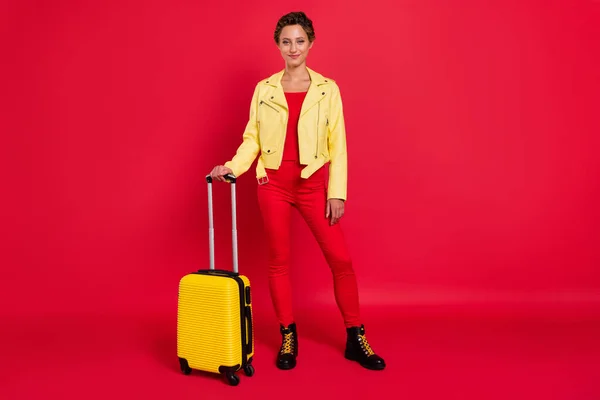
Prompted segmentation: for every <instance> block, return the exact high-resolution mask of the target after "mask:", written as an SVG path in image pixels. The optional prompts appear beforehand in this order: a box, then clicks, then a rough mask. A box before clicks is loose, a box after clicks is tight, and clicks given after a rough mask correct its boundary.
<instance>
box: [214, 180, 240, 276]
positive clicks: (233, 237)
mask: <svg viewBox="0 0 600 400" xmlns="http://www.w3.org/2000/svg"><path fill="white" fill-rule="evenodd" d="M224 178H225V179H226V180H227V182H229V183H230V184H231V185H230V186H231V248H232V253H233V272H234V273H236V274H237V273H238V244H237V221H236V207H235V206H236V201H235V197H236V196H235V182H236V177H235V176H233V175H231V174H227V175H225V176H224ZM212 181H213V180H212V177H211V176H210V175H207V176H206V182H207V183H208V246H209V256H210V269H211V270H214V269H215V228H214V220H213V194H212Z"/></svg>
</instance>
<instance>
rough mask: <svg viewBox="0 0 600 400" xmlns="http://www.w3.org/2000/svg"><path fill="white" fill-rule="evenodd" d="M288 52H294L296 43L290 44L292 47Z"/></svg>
mask: <svg viewBox="0 0 600 400" xmlns="http://www.w3.org/2000/svg"><path fill="white" fill-rule="evenodd" d="M290 50H292V53H295V52H296V43H292V47H291V48H290Z"/></svg>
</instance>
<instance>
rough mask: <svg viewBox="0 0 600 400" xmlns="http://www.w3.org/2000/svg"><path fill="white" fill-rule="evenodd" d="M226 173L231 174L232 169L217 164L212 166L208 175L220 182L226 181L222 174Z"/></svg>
mask: <svg viewBox="0 0 600 400" xmlns="http://www.w3.org/2000/svg"><path fill="white" fill-rule="evenodd" d="M227 174H232V175H233V171H232V170H231V168H227V167H226V166H224V165H217V166H216V167H214V168H213V170H212V171H210V177H211V178H212V179H213V180H217V181H220V182H227V179H225V178H224V176H225V175H227Z"/></svg>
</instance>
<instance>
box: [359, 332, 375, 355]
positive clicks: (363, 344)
mask: <svg viewBox="0 0 600 400" xmlns="http://www.w3.org/2000/svg"><path fill="white" fill-rule="evenodd" d="M358 338H359V339H358V340H359V341H360V347H362V349H363V350H364V351H365V353H366V354H367V355H369V356H372V355H373V354H375V352H374V351H373V350H372V349H371V346H369V342H367V338H366V337H365V335H358Z"/></svg>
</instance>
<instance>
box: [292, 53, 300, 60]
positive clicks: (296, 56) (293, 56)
mask: <svg viewBox="0 0 600 400" xmlns="http://www.w3.org/2000/svg"><path fill="white" fill-rule="evenodd" d="M298 57H300V54H295V55H291V54H290V58H294V59H296V58H298Z"/></svg>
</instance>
